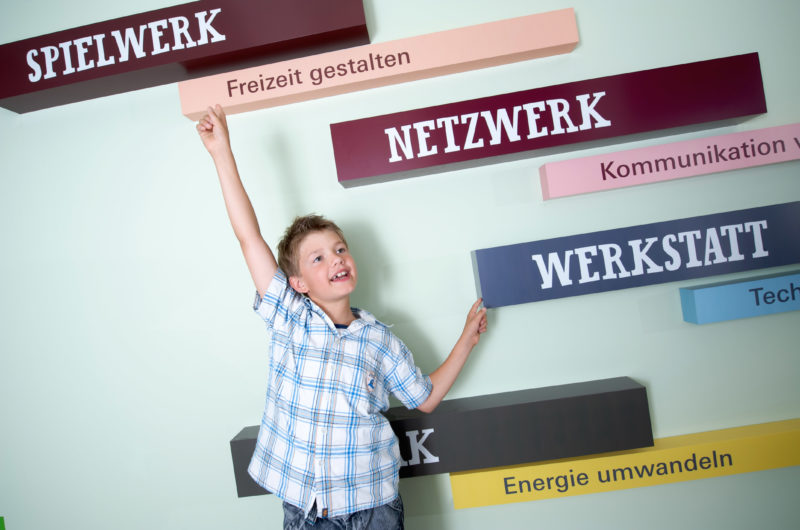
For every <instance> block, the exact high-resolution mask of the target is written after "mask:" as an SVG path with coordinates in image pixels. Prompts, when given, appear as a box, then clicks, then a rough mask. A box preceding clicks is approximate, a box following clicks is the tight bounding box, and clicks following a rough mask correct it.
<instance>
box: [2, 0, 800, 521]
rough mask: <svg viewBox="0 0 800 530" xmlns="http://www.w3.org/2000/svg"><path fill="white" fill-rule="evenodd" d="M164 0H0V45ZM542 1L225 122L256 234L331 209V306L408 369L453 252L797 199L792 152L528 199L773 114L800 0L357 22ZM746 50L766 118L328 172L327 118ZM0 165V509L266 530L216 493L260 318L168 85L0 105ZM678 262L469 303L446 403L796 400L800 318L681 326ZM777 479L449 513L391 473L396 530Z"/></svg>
mask: <svg viewBox="0 0 800 530" xmlns="http://www.w3.org/2000/svg"><path fill="white" fill-rule="evenodd" d="M172 3H178V2H170V1H168V0H134V1H132V2H130V1H129V2H123V3H115V2H101V1H99V0H79V1H78V2H57V1H54V0H29V1H26V2H4V4H5V5H4V6H3V16H2V17H0V42H3V43H6V42H11V41H15V40H19V39H23V38H27V37H32V36H36V35H42V34H45V33H50V32H53V31H57V30H60V29H65V28H71V27H76V26H80V25H84V24H88V23H92V22H96V21H100V20H108V19H112V18H116V17H120V16H124V15H127V14H133V13H138V12H142V11H148V10H152V9H159V8H162V7H166V6H168V5H170V4H172ZM564 7H575V9H576V14H577V20H578V28H579V32H580V38H581V41H580V44H579V45H578V47H577V49H576V50H575V51H574V52H573V53H570V54H567V55H562V56H557V57H550V58H545V59H538V60H534V61H527V62H522V63H517V64H511V65H507V66H502V67H495V68H490V69H486V70H480V71H475V72H469V73H463V74H457V75H451V76H446V77H440V78H435V79H430V80H424V81H418V82H414V83H409V84H403V85H397V86H392V87H385V88H380V89H374V90H369V91H365V92H360V93H353V94H348V95H341V96H336V97H331V98H328V99H320V100H316V101H310V102H306V103H301V104H294V105H289V106H285V107H278V108H274V109H267V110H261V111H256V112H251V113H246V114H239V115H235V116H232V117H231V118H230V120H229V123H230V126H231V130H232V139H233V144H234V151H235V153H236V154H237V156H238V162H239V167H240V170H241V173H242V174H243V178H244V180H245V185H246V186H247V188H248V190H249V192H250V194H251V197H252V199H253V202H254V205H255V208H256V211H257V213H258V215H259V219H260V222H261V227H262V230H263V232H264V235H265V237H266V239H267V240H268V241H270V242H272V243H275V242H276V241H277V240H278V238H279V237H280V234H281V232H282V230H283V228H284V227H285V226H286V225H287V224H288V222H290V220H291V219H292V217H293V216H294V215H295V214H298V213H306V212H311V211H314V212H320V213H324V214H326V215H328V216H330V217H331V218H333V219H335V220H337V221H338V222H339V223H340V224H341V225H342V227H343V228H344V230H345V232H346V233H347V234H348V239H349V240H350V243H351V245H352V247H353V251H354V254H355V257H356V259H357V260H358V263H359V268H360V276H361V278H360V285H359V288H358V290H357V291H356V296H355V298H354V304H355V305H359V306H363V307H366V308H368V309H370V310H371V311H372V312H373V313H375V314H376V315H377V316H378V317H379V318H380V319H382V320H383V321H385V322H388V323H392V324H394V331H395V332H396V333H397V334H398V335H399V336H400V337H402V338H403V339H404V340H405V342H406V343H407V344H408V345H409V346H410V347H411V349H412V350H413V351H414V352H415V356H416V359H417V362H418V364H420V366H421V367H422V368H423V369H424V370H432V369H433V368H435V367H436V366H437V365H438V363H439V362H441V361H442V360H443V359H444V357H445V356H446V354H447V353H448V351H449V348H450V347H451V346H452V344H453V343H454V341H455V339H456V338H457V337H458V334H459V333H460V330H461V326H462V323H463V319H464V316H465V314H466V311H467V309H468V307H469V305H470V304H471V303H472V301H473V299H474V297H475V289H474V282H473V276H472V266H471V262H470V251H471V250H474V249H477V248H486V247H490V246H496V245H502V244H508V243H518V242H525V241H534V240H538V239H545V238H550V237H558V236H565V235H571V234H578V233H585V232H592V231H595V230H602V229H612V228H619V227H624V226H632V225H638V224H644V223H649V222H656V221H666V220H670V219H678V218H682V217H689V216H695V215H703V214H707V213H716V212H723V211H728V210H736V209H742V208H749V207H755V206H763V205H769V204H775V203H781V202H788V201H797V200H800V176H799V175H798V172H799V171H798V170H800V163H798V162H788V163H783V164H779V165H773V166H766V167H759V168H753V169H745V170H738V171H735V172H731V173H722V174H714V175H709V176H703V177H697V178H691V179H683V180H679V181H673V182H666V183H661V184H652V185H647V186H640V187H636V188H628V189H622V190H619V191H611V192H602V193H595V194H589V195H582V196H577V197H571V198H565V199H558V200H553V201H547V202H544V201H543V200H542V197H541V191H540V188H539V181H538V168H539V166H540V165H541V164H543V163H545V162H548V161H554V160H559V159H564V158H567V157H573V156H581V155H589V154H597V153H600V152H605V151H610V150H619V149H623V148H632V147H638V146H642V145H650V144H654V143H661V142H664V141H668V140H679V139H688V138H693V137H699V136H702V135H708V134H724V133H727V132H736V131H743V130H749V129H754V128H760V127H768V126H774V125H782V124H787V123H794V122H798V121H800V103H798V100H797V97H798V94H799V93H800V69H798V67H797V64H798V62H797V57H796V54H797V50H800V32H798V31H797V26H798V23H799V22H800V2H796V1H794V0H773V1H767V2H756V1H754V0H753V1H745V0H742V1H736V2H729V1H723V0H711V1H707V2H697V1H689V0H673V1H671V2H642V1H640V0H637V1H633V0H631V1H626V0H615V1H612V2H596V1H592V0H574V1H573V2H571V3H570V2H565V1H563V0H558V1H557V0H542V1H539V2H530V1H529V0H500V1H495V2H485V1H477V0H439V1H437V2H429V1H424V0H406V1H404V2H397V1H394V0H366V1H365V9H366V11H367V20H368V25H369V27H370V34H371V37H372V40H373V42H382V41H388V40H393V39H397V38H402V37H408V36H414V35H419V34H423V33H428V32H433V31H440V30H445V29H449V28H455V27H460V26H465V25H470V24H476V23H481V22H486V21H492V20H498V19H502V18H508V17H514V16H520V15H526V14H530V13H535V12H543V11H548V10H551V9H559V8H564ZM751 51H757V52H759V53H760V56H761V66H762V73H763V79H764V85H765V90H766V96H767V105H768V109H769V111H768V113H767V114H765V115H762V116H759V117H756V118H754V119H752V120H750V121H747V122H745V123H742V124H740V125H737V126H729V127H724V128H719V129H716V130H715V131H713V133H712V132H711V131H704V132H696V133H685V134H681V135H678V136H673V137H670V138H668V139H667V138H661V139H653V140H647V141H640V142H636V143H634V142H628V143H621V144H618V145H617V146H614V147H605V148H594V149H584V150H579V151H576V152H573V153H570V154H561V155H557V156H556V155H553V156H549V157H539V158H530V159H525V160H519V161H513V162H507V163H504V164H502V165H487V166H483V167H480V168H474V169H465V170H459V171H450V172H445V173H439V174H435V175H429V176H422V177H417V178H413V179H408V180H403V181H397V182H392V183H386V184H377V185H371V186H364V187H360V188H352V189H344V188H342V187H341V186H340V185H339V184H338V183H337V181H336V175H335V170H334V162H333V153H332V148H331V142H330V133H329V129H328V125H329V124H330V123H332V122H340V121H346V120H352V119H356V118H361V117H368V116H374V115H378V114H385V113H391V112H399V111H403V110H408V109H413V108H419V107H424V106H429V105H435V104H441V103H449V102H454V101H461V100H466V99H471V98H476V97H481V96H488V95H495V94H501V93H504V92H512V91H517V90H523V89H528V88H536V87H540V86H546V85H550V84H557V83H565V82H570V81H576V80H582V79H589V78H593V77H599V76H604V75H611V74H617V73H624V72H631V71H636V70H643V69H648V68H653V67H657V66H666V65H672V64H679V63H684V62H691V61H696V60H702V59H709V58H715V57H722V56H728V55H734V54H739V53H746V52H751ZM0 160H2V174H1V175H2V177H0V227H2V228H0V253H1V254H0V255H1V256H2V259H0V278H2V280H1V282H2V283H0V285H2V296H0V322H2V333H0V516H3V517H5V525H6V528H7V529H8V530H47V529H57V528H58V529H61V528H82V529H109V528H113V529H115V530H127V529H131V530H132V529H141V528H158V529H162V528H163V529H176V528H177V529H183V528H187V529H188V528H191V529H193V530H202V529H212V528H213V529H218V528H237V529H242V530H243V529H258V528H279V527H280V520H281V508H280V504H279V502H278V500H277V499H275V498H274V497H271V496H270V497H264V496H261V497H254V498H246V499H238V498H237V497H236V492H235V487H234V480H233V473H232V469H231V458H230V453H229V448H228V441H229V440H230V439H231V438H232V437H233V436H234V435H235V434H236V433H237V432H238V431H239V429H240V428H242V427H243V426H246V425H254V424H256V423H257V422H258V420H259V418H260V414H261V408H262V405H263V396H264V380H265V372H266V349H265V336H264V330H263V328H262V324H261V322H260V321H259V319H258V318H257V317H256V316H255V315H253V314H252V311H251V309H250V304H251V301H252V293H253V287H252V285H251V282H250V278H249V275H248V273H247V270H246V268H245V266H244V262H243V260H242V258H241V257H240V255H239V249H238V245H237V243H236V241H235V239H234V237H233V235H232V232H231V230H230V228H229V226H228V223H227V219H226V215H225V211H224V208H223V204H222V200H221V197H220V193H219V189H218V187H219V186H218V183H217V181H216V177H215V174H214V170H213V166H212V164H211V160H210V158H209V156H208V155H207V153H206V152H205V151H204V149H203V147H202V145H201V143H200V141H199V140H198V139H197V135H196V133H195V131H194V128H193V124H192V123H191V122H190V121H189V120H187V119H186V118H184V117H183V116H182V115H181V114H180V107H179V101H178V91H177V87H176V86H175V85H167V86H162V87H157V88H152V89H147V90H141V91H136V92H132V93H128V94H122V95H117V96H111V97H107V98H101V99H96V100H93V101H86V102H82V103H76V104H72V105H68V106H64V107H59V108H53V109H48V110H43V111H38V112H34V113H31V114H26V115H17V114H14V113H12V112H9V111H6V110H2V109H0ZM788 269H789V268H788V267H787V268H784V269H775V270H773V271H771V272H780V271H781V270H788ZM740 276H742V277H746V276H748V275H747V274H745V275H740ZM736 277H737V275H733V276H731V277H725V278H722V279H734V278H736ZM717 279H720V278H717ZM697 283H702V282H696V281H695V282H676V283H668V284H661V285H656V286H651V287H642V288H637V289H628V290H622V291H616V292H610V293H603V294H596V295H588V296H583V297H574V298H566V299H560V300H554V301H548V302H540V303H532V304H524V305H518V306H512V307H503V308H499V309H496V310H492V311H491V312H490V316H489V318H490V325H491V328H490V330H489V332H488V334H487V335H485V336H484V338H483V339H482V341H481V343H480V345H479V346H478V348H477V349H476V350H475V351H474V353H473V356H472V358H471V359H470V362H469V363H468V365H467V367H466V369H465V370H464V372H463V373H462V375H461V377H460V379H459V380H458V381H457V383H456V385H455V387H454V388H453V389H452V391H451V394H450V396H451V397H465V396H475V395H482V394H490V393H495V392H501V391H507V390H518V389H525V388H533V387H541V386H548V385H557V384H564V383H571V382H576V381H585V380H591V379H600V378H606V377H616V376H623V375H624V376H630V377H633V378H634V379H636V380H637V381H639V382H641V383H643V384H645V385H646V386H647V388H648V393H649V398H650V402H651V413H652V418H653V429H654V434H655V436H656V437H665V436H671V435H678V434H686V433H693V432H700V431H706V430H712V429H721V428H726V427H734V426H740V425H749V424H754V423H762V422H768V421H775V420H782V419H789V418H796V417H800V385H798V384H797V377H798V374H800V355H798V346H797V344H798V339H800V313H798V312H793V313H785V314H779V315H774V316H768V317H760V318H753V319H747V320H740V321H734V322H723V323H719V324H710V325H704V326H696V325H691V324H687V323H684V322H683V321H682V319H681V309H680V301H679V296H678V288H679V287H681V286H685V285H696V284H697ZM465 443H467V442H466V441H465ZM798 486H800V469H798V468H796V467H795V468H787V469H778V470H774V471H765V472H758V473H750V474H745V475H735V476H731V477H725V478H716V479H707V480H699V481H693V482H683V483H677V484H672V485H666V486H656V487H650V488H640V489H632V490H626V491H621V492H614V493H603V494H596V495H584V496H578V497H572V498H566V499H558V500H551V501H536V502H528V503H519V504H512V505H505V506H495V507H489V508H473V509H465V510H459V511H456V510H454V509H453V505H452V495H451V492H450V485H449V480H448V478H447V477H446V476H435V477H420V478H415V479H407V480H405V481H403V483H402V484H401V492H402V494H403V496H404V499H405V503H406V510H407V527H408V528H410V529H428V528H430V529H483V528H492V527H498V528H529V527H534V526H536V527H542V528H559V529H561V530H567V529H573V528H574V529H583V528H632V529H634V528H635V529H638V528H653V529H673V528H741V529H751V528H756V527H758V528H796V524H797V521H798V520H800V505H799V504H798V503H797V491H798Z"/></svg>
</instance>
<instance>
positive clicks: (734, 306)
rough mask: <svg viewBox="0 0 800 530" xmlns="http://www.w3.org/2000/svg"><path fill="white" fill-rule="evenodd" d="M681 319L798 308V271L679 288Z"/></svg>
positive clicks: (709, 319)
mask: <svg viewBox="0 0 800 530" xmlns="http://www.w3.org/2000/svg"><path fill="white" fill-rule="evenodd" d="M680 292H681V308H682V309H683V320H685V321H686V322H691V323H693V324H708V323H711V322H722V321H724V320H735V319H739V318H748V317H757V316H761V315H772V314H775V313H785V312H787V311H798V310H800V271H794V272H791V273H787V274H775V275H770V276H761V277H758V278H750V279H749V280H739V281H733V282H724V283H715V284H708V285H697V286H695V287H686V288H681V290H680Z"/></svg>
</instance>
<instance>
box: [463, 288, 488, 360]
mask: <svg viewBox="0 0 800 530" xmlns="http://www.w3.org/2000/svg"><path fill="white" fill-rule="evenodd" d="M482 302H483V299H482V298H478V299H477V300H476V301H475V303H474V304H472V307H471V308H470V309H469V313H468V314H467V322H466V323H465V324H464V331H463V332H462V333H461V339H460V341H461V340H463V341H465V343H466V345H467V346H469V347H470V348H472V347H474V346H475V345H476V344H478V341H479V340H481V333H485V332H486V326H487V322H486V308H485V307H481V308H480V309H478V308H479V307H480V305H481V303H482Z"/></svg>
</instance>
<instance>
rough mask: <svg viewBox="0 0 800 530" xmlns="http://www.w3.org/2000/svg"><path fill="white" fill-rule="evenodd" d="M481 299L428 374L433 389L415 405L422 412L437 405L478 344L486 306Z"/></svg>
mask: <svg viewBox="0 0 800 530" xmlns="http://www.w3.org/2000/svg"><path fill="white" fill-rule="evenodd" d="M481 302H482V300H481V299H478V300H477V301H476V302H475V303H474V304H472V307H471V308H470V310H469V313H468V314H467V322H466V323H465V324H464V331H463V332H462V333H461V336H460V337H459V338H458V341H457V342H456V345H455V346H454V347H453V350H452V351H451V352H450V355H448V356H447V359H445V361H444V362H443V363H442V364H441V365H440V366H439V368H437V369H436V370H434V371H433V373H431V374H430V378H431V382H432V383H433V390H432V391H431V394H430V395H429V396H428V399H426V400H425V401H424V402H423V403H422V405H420V406H419V407H417V408H418V409H419V410H421V411H422V412H433V410H434V409H435V408H436V407H437V406H439V403H441V402H442V399H444V396H445V395H446V394H447V392H448V391H449V390H450V387H451V386H453V383H454V382H455V380H456V377H458V374H460V373H461V369H462V368H463V367H464V363H466V362H467V358H468V357H469V354H470V352H472V348H474V347H475V345H476V344H478V341H479V340H480V339H481V333H484V332H485V331H486V325H487V322H486V308H485V307H481V308H480V309H478V308H479V307H480V305H481Z"/></svg>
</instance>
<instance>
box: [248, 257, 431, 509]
mask: <svg viewBox="0 0 800 530" xmlns="http://www.w3.org/2000/svg"><path fill="white" fill-rule="evenodd" d="M253 309H254V310H255V311H256V312H257V313H258V314H259V315H260V316H261V317H262V318H263V319H264V321H265V322H266V323H267V327H268V328H269V330H270V331H271V336H270V347H271V355H270V363H269V381H268V386H267V400H266V406H265V408H264V415H263V418H262V420H261V428H260V430H259V433H258V439H257V441H256V449H255V452H254V453H253V458H252V460H251V461H250V466H249V467H248V471H249V473H250V475H251V476H252V477H253V479H254V480H255V481H256V482H257V483H258V484H260V485H261V486H262V487H264V488H265V489H267V490H269V491H271V492H273V493H274V494H275V495H277V496H278V497H279V498H281V499H283V500H284V501H286V502H288V503H290V504H293V505H295V506H297V507H298V508H301V509H303V510H304V511H305V513H306V515H308V512H309V510H310V509H311V507H312V506H313V504H314V502H315V501H316V503H317V514H320V515H322V516H326V517H335V516H340V515H345V514H348V513H353V512H356V511H359V510H364V509H367V508H374V507H376V506H381V505H383V504H386V503H388V502H390V501H392V500H393V499H394V498H395V497H397V481H398V470H399V467H400V462H401V460H400V451H399V449H398V442H397V438H396V437H395V435H394V432H392V428H391V426H390V425H389V422H388V421H387V420H386V418H384V417H383V415H382V414H380V411H383V410H386V409H388V408H389V394H390V393H391V394H394V395H395V396H396V397H397V398H398V399H399V400H400V401H401V402H402V403H403V404H404V405H405V406H406V407H408V408H409V409H412V408H416V407H418V406H419V405H420V404H422V402H424V401H425V399H426V398H427V397H428V395H429V394H430V391H431V387H432V386H431V382H430V379H429V378H428V377H427V376H424V375H422V373H421V372H420V370H419V368H417V367H416V366H415V364H414V359H413V357H412V355H411V352H410V351H409V350H408V348H406V346H405V345H404V344H403V343H402V342H401V341H400V340H399V339H398V338H397V337H395V336H394V335H393V334H392V332H391V331H389V329H388V328H387V327H386V326H385V325H384V324H382V323H381V322H379V321H377V320H376V319H375V317H373V316H372V315H371V314H369V313H368V312H366V311H362V310H358V309H354V310H353V314H354V315H355V316H356V317H357V318H356V320H354V321H353V322H352V323H351V324H350V326H349V327H348V328H347V329H337V328H336V326H334V324H333V322H332V321H331V320H330V318H329V317H328V316H327V315H326V314H325V313H324V312H323V311H322V310H321V309H320V308H319V307H318V306H317V305H316V304H314V303H313V302H312V301H311V300H309V299H308V298H306V297H304V296H302V295H300V294H299V293H297V292H296V291H294V289H292V288H291V287H290V286H289V285H288V283H287V281H286V276H285V275H284V274H283V273H282V272H281V271H278V272H277V273H276V274H275V277H274V278H273V279H272V282H271V284H270V286H269V288H268V289H267V292H266V294H265V295H264V297H263V298H260V297H257V299H256V303H255V305H254V307H253Z"/></svg>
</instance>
